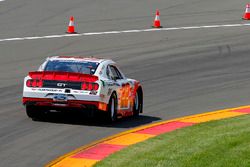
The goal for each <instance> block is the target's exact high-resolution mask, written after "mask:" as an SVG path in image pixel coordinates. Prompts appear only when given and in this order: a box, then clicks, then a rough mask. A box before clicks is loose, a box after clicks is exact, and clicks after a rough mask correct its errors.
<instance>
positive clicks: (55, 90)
mask: <svg viewBox="0 0 250 167" xmlns="http://www.w3.org/2000/svg"><path fill="white" fill-rule="evenodd" d="M37 90H38V91H41V92H63V90H60V89H48V88H39V89H37Z"/></svg>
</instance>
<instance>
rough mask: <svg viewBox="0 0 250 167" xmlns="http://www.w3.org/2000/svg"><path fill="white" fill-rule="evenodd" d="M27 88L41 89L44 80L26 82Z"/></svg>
mask: <svg viewBox="0 0 250 167" xmlns="http://www.w3.org/2000/svg"><path fill="white" fill-rule="evenodd" d="M26 86H27V87H32V88H34V87H38V88H41V87H43V81H42V80H38V79H29V80H27V81H26Z"/></svg>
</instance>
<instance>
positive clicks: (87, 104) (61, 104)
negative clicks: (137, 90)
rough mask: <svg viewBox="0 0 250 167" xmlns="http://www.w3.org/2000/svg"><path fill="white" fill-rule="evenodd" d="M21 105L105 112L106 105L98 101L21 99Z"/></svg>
mask: <svg viewBox="0 0 250 167" xmlns="http://www.w3.org/2000/svg"><path fill="white" fill-rule="evenodd" d="M23 104H24V105H33V106H44V107H51V108H79V109H98V110H103V111H107V104H106V103H103V102H98V101H85V100H84V101H83V100H67V101H55V100H53V99H51V98H31V97H23Z"/></svg>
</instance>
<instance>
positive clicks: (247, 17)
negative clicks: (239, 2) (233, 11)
mask: <svg viewBox="0 0 250 167" xmlns="http://www.w3.org/2000/svg"><path fill="white" fill-rule="evenodd" d="M242 19H244V20H250V4H247V5H246V11H245V14H244V16H243V17H242Z"/></svg>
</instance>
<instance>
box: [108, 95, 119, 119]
mask: <svg viewBox="0 0 250 167" xmlns="http://www.w3.org/2000/svg"><path fill="white" fill-rule="evenodd" d="M116 120H117V96H116V94H115V93H113V94H112V95H111V96H110V99H109V104H108V112H107V114H106V121H107V122H108V123H111V122H115V121H116Z"/></svg>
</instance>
